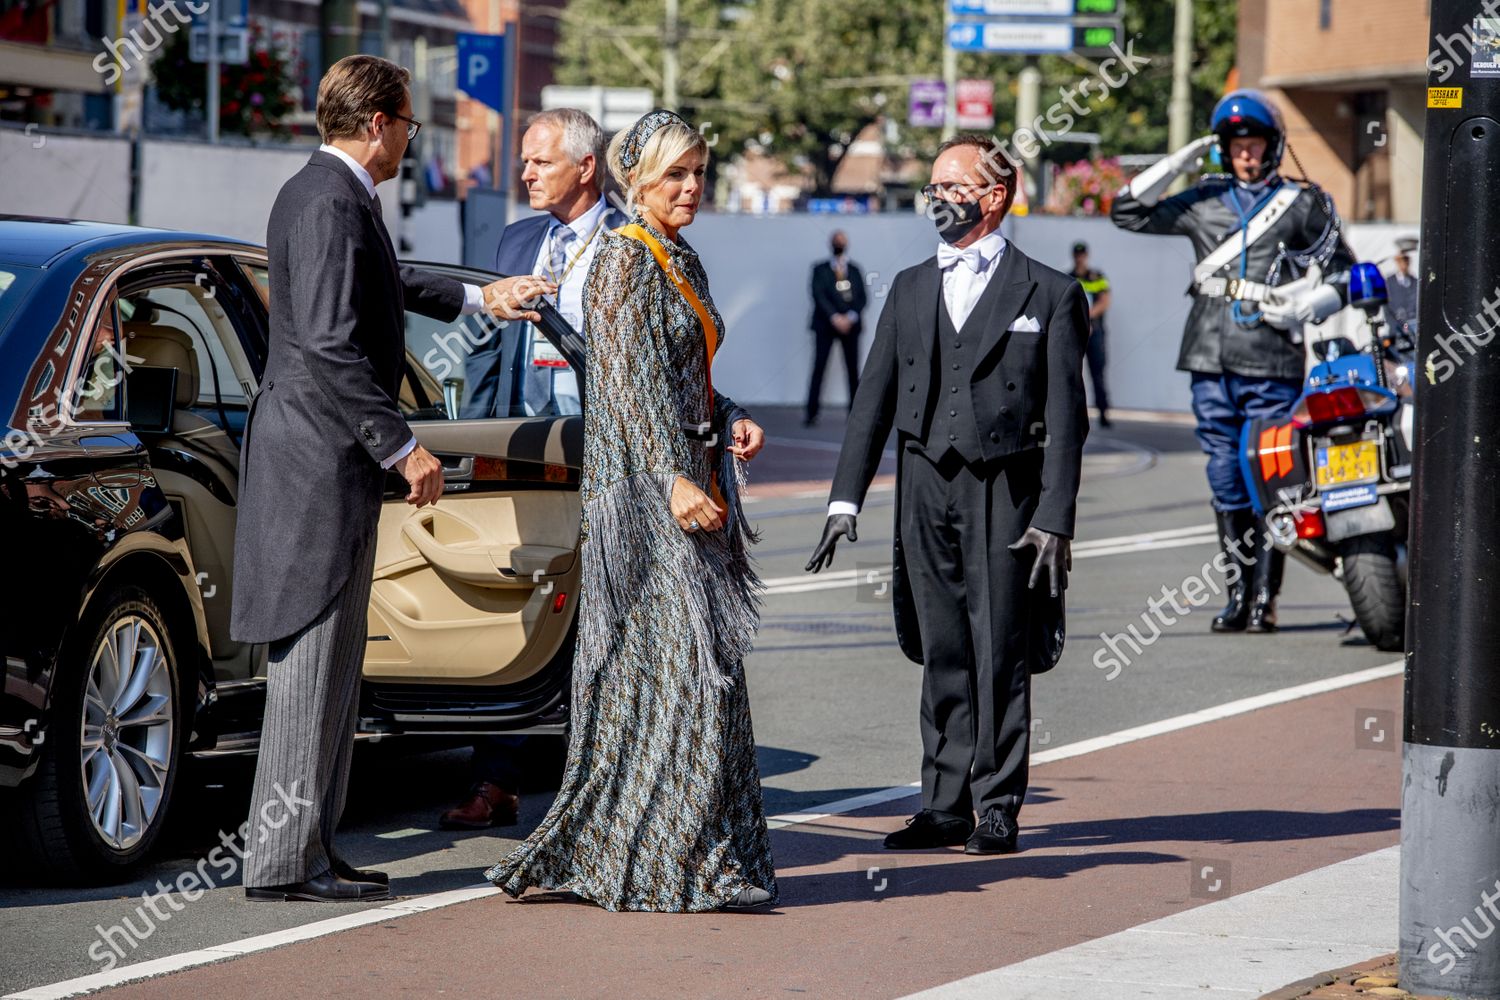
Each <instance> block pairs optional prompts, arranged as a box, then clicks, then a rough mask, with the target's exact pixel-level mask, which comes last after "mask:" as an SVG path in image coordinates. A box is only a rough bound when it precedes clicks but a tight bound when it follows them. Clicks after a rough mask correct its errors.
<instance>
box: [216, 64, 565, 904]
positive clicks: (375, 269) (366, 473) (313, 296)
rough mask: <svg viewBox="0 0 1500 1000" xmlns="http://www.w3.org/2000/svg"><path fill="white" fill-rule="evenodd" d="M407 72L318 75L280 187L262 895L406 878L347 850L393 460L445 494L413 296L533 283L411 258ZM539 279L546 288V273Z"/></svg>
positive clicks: (266, 561) (420, 304)
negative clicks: (296, 167) (370, 612)
mask: <svg viewBox="0 0 1500 1000" xmlns="http://www.w3.org/2000/svg"><path fill="white" fill-rule="evenodd" d="M408 80H409V76H408V74H407V71H406V70H404V69H402V68H401V67H399V66H397V65H396V64H395V63H391V62H388V61H386V60H384V59H379V58H376V57H374V56H364V55H358V56H350V57H348V58H346V59H341V60H339V62H337V63H336V64H334V66H333V67H331V68H330V69H329V71H328V74H327V75H326V76H325V77H324V78H323V80H322V82H321V84H320V85H319V88H318V105H317V120H318V131H319V132H320V134H321V135H322V137H323V139H324V145H323V146H322V147H321V148H320V149H319V150H318V152H316V153H314V154H313V155H312V157H311V158H310V159H309V160H308V162H307V165H306V166H305V167H303V168H302V170H300V171H299V172H298V173H297V174H296V175H295V176H294V177H292V179H291V180H289V181H287V183H286V184H285V185H284V186H283V187H282V189H281V192H280V194H278V195H277V198H276V204H275V206H274V207H273V208H272V210H271V218H270V222H269V223H268V225H267V231H266V251H267V256H268V258H269V264H270V268H269V282H270V311H271V316H270V343H269V348H268V354H267V360H266V370H265V372H264V373H263V375H262V378H261V387H260V389H259V391H258V392H257V393H256V394H255V398H254V400H253V401H252V403H251V406H250V414H249V417H248V420H247V423H246V428H245V440H244V447H243V449H242V450H241V459H240V496H239V517H238V524H237V527H236V530H235V554H234V576H235V579H234V608H233V616H232V619H231V627H230V630H231V633H232V635H233V637H234V638H235V639H236V640H238V641H241V642H256V643H259V642H264V643H268V644H269V648H268V650H267V665H266V678H267V680H266V711H265V721H264V723H263V726H262V729H261V742H260V758H259V761H258V763H257V765H256V773H255V789H254V793H253V798H252V804H251V810H250V819H249V825H248V826H247V828H246V829H247V830H248V831H249V832H248V834H247V836H246V844H245V846H246V849H247V852H246V862H245V870H244V884H245V895H246V897H247V898H249V899H252V900H292V899H311V900H356V899H378V898H381V897H384V896H386V895H388V894H389V888H388V882H389V880H388V879H387V878H386V876H385V875H384V874H383V873H380V872H374V871H359V870H357V869H355V868H353V867H352V866H351V865H350V864H348V863H347V862H346V861H345V860H343V859H342V858H341V857H339V855H338V854H337V853H336V852H335V850H334V848H333V832H334V829H335V827H336V826H337V825H338V820H339V814H340V813H341V812H342V811H343V806H344V795H345V791H346V789H347V785H348V776H349V763H350V757H351V754H352V750H353V741H354V728H355V722H356V717H355V716H356V709H357V705H358V694H359V679H360V671H361V667H362V665H363V661H364V649H365V625H366V614H367V606H368V602H369V594H370V586H371V574H372V572H373V564H374V556H375V529H376V523H377V520H378V518H379V514H380V505H381V497H382V494H383V492H384V483H385V480H386V470H387V469H390V468H394V469H395V470H396V471H397V472H399V473H400V474H401V475H402V476H403V477H405V479H406V481H407V483H408V484H409V485H410V493H409V494H408V496H407V498H406V499H407V502H408V503H411V504H414V505H416V506H419V507H420V506H422V505H424V504H429V503H436V502H437V499H438V497H439V495H440V494H441V493H442V489H443V478H442V468H441V466H440V464H439V462H438V460H437V459H436V458H434V457H433V455H432V454H431V453H430V452H428V451H427V450H426V449H425V448H423V447H422V446H421V445H419V444H417V442H416V438H415V437H414V436H413V435H412V432H411V428H410V427H408V426H407V424H406V420H405V419H404V418H403V417H402V415H401V411H400V410H399V409H398V408H397V405H396V399H397V391H398V386H399V384H400V379H401V373H402V368H403V363H404V359H405V350H406V348H405V318H404V314H405V310H407V309H410V310H412V311H414V312H418V313H421V314H423V315H426V316H432V317H434V318H437V319H443V320H454V319H457V318H458V317H459V316H460V315H465V314H470V313H475V312H478V311H480V310H481V309H488V310H489V311H490V312H491V313H493V314H494V315H497V316H500V317H502V318H506V319H517V318H523V317H524V318H527V319H534V318H535V314H534V313H528V312H524V311H522V310H521V309H520V308H518V303H519V302H520V301H521V300H522V298H523V297H530V296H531V295H534V294H536V291H537V290H533V289H530V288H529V287H512V286H510V285H508V286H507V287H506V288H503V289H502V288H497V287H496V286H495V285H490V286H487V287H485V288H483V289H481V288H480V287H479V286H477V285H464V284H461V283H460V282H458V281H456V280H454V279H452V278H447V277H442V276H439V275H435V274H428V273H424V272H421V271H417V270H413V269H411V268H408V267H404V266H401V265H400V264H398V262H397V260H396V253H395V249H394V248H393V247H392V245H391V239H390V235H389V234H388V233H387V231H386V228H385V224H384V222H383V220H382V217H381V212H380V201H379V198H378V197H377V196H376V195H375V185H376V184H378V183H379V182H381V181H384V180H387V179H389V178H391V177H394V176H396V173H397V170H398V167H399V164H400V162H401V157H402V155H403V154H404V153H405V152H406V146H407V143H408V142H409V141H410V139H411V138H412V137H413V136H415V134H416V132H417V130H418V129H419V128H420V127H421V126H420V124H419V123H418V122H416V121H414V120H413V119H412V118H411V94H410V92H409V91H408V89H407V82H408ZM538 290H539V289H538Z"/></svg>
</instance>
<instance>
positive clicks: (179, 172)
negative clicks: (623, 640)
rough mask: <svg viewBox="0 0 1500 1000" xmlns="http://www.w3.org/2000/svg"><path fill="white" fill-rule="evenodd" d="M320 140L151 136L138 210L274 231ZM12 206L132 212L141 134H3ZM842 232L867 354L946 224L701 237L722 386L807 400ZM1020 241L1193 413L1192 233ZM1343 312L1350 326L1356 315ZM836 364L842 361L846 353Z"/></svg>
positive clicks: (1113, 380) (82, 213) (1, 156)
mask: <svg viewBox="0 0 1500 1000" xmlns="http://www.w3.org/2000/svg"><path fill="white" fill-rule="evenodd" d="M309 153H310V149H309V148H308V147H307V146H287V147H284V148H283V147H276V146H258V147H248V146H233V145H220V146H208V145H205V144H203V143H198V142H189V141H169V140H160V139H147V140H143V141H142V142H141V143H140V153H139V169H140V176H139V187H138V190H137V211H138V216H139V222H140V224H141V225H145V226H155V227H161V228H166V229H185V230H195V231H198V232H208V233H216V234H221V235H225V236H233V237H237V238H240V239H246V240H251V241H256V242H258V241H260V240H262V239H264V236H265V225H266V219H267V216H268V215H269V213H270V208H271V204H272V202H273V201H274V200H275V197H276V192H277V190H278V189H279V188H280V187H281V185H282V184H283V183H284V182H285V181H286V179H287V178H288V177H290V176H291V175H292V174H293V173H295V172H296V171H297V170H298V169H299V168H300V167H301V166H302V164H303V163H305V162H306V160H307V157H308V155H309ZM0 178H3V183H0V212H9V213H18V214H27V215H51V216H58V217H64V218H85V219H98V220H101V221H108V222H123V221H125V220H126V219H127V218H128V217H129V205H130V143H129V142H128V141H127V140H123V139H117V138H112V137H103V136H94V137H83V136H63V135H46V134H42V133H40V132H37V131H35V130H33V131H31V132H25V131H22V130H17V129H9V128H5V129H0ZM379 190H380V194H381V199H382V202H383V206H384V214H385V218H386V220H387V222H388V224H389V225H390V226H391V227H392V229H393V233H392V236H393V238H399V233H397V232H395V231H394V230H395V229H396V228H397V227H399V226H401V225H403V220H402V219H401V213H400V211H399V207H398V205H397V203H396V198H397V190H396V185H395V184H394V183H386V184H382V185H381V186H380V189H379ZM404 224H405V225H406V227H407V229H406V232H407V236H408V237H409V239H410V240H411V242H412V244H413V250H412V253H411V256H412V257H413V258H416V259H427V260H448V261H457V260H458V259H459V257H460V242H459V233H458V228H457V224H456V217H455V206H454V205H453V204H452V203H447V202H433V203H431V204H430V205H428V206H427V207H426V208H425V209H422V210H419V211H418V212H416V213H414V215H413V217H412V218H411V219H409V220H404ZM834 229H843V230H844V231H845V232H847V233H848V235H849V244H850V255H851V256H852V257H853V259H854V260H855V261H857V262H858V263H859V264H860V265H861V266H862V267H863V268H864V269H865V274H866V280H867V282H868V286H869V292H870V304H869V308H868V309H867V311H866V313H865V326H866V332H865V335H864V337H863V344H862V350H865V351H868V349H869V341H870V339H871V337H872V335H873V331H874V327H875V321H876V319H877V317H878V316H879V313H880V309H881V307H882V306H883V305H884V301H885V292H886V290H887V289H888V287H889V284H890V282H891V280H892V279H893V278H894V276H895V275H896V273H897V272H898V271H900V270H901V269H902V268H905V267H910V266H911V265H913V264H916V263H919V262H920V261H922V260H924V259H925V258H927V257H928V256H930V255H931V254H932V253H933V252H934V248H935V247H936V244H937V237H936V235H935V233H934V231H933V227H932V223H931V222H930V221H928V220H927V219H926V218H924V217H922V216H920V215H915V214H907V213H902V214H875V215H868V216H851V217H832V216H821V215H782V216H746V215H720V214H711V213H705V214H704V215H702V216H700V217H699V219H698V221H697V222H696V223H694V224H693V226H692V227H691V228H690V229H689V230H687V231H686V233H685V236H686V238H687V239H688V241H689V242H690V243H692V244H693V246H694V247H696V248H697V250H698V252H699V253H700V254H701V255H702V257H703V261H704V264H705V266H706V267H707V269H708V273H709V275H710V278H711V281H712V285H713V290H714V300H715V302H716V304H717V305H718V307H719V309H720V311H721V312H722V313H723V315H724V318H725V321H726V323H727V325H728V336H727V338H726V340H725V343H724V348H723V351H722V353H721V354H720V356H719V360H718V362H717V364H716V365H715V366H714V367H715V372H714V376H715V383H716V384H717V385H719V386H720V387H721V388H722V389H723V390H724V391H725V392H726V393H728V394H729V395H731V396H733V397H735V398H736V399H739V400H741V401H743V402H745V403H747V404H750V403H761V404H765V403H776V404H800V403H801V402H802V401H803V400H805V398H806V396H807V380H808V373H809V371H810V369H811V365H812V334H811V333H810V332H809V330H808V319H809V315H810V311H811V298H810V294H809V287H808V286H809V277H810V273H811V268H812V266H813V264H814V263H816V262H817V261H818V260H820V259H822V258H823V257H825V256H826V255H827V253H828V236H829V234H830V233H831V232H832V231H833V230H834ZM1006 232H1007V235H1008V236H1010V237H1011V238H1012V239H1014V240H1015V241H1016V245H1017V246H1019V247H1020V248H1021V249H1022V250H1024V251H1025V252H1026V254H1027V255H1029V256H1030V257H1032V258H1033V259H1035V260H1038V261H1040V262H1042V263H1044V264H1048V265H1050V266H1052V267H1056V268H1061V269H1066V268H1067V267H1069V266H1070V265H1071V263H1072V258H1071V254H1070V247H1071V245H1072V243H1073V242H1074V241H1076V240H1083V241H1084V242H1086V243H1088V244H1089V247H1090V251H1091V252H1090V257H1091V263H1092V264H1093V266H1094V267H1096V268H1098V269H1099V270H1101V271H1103V272H1104V273H1105V274H1106V275H1107V276H1108V277H1109V279H1110V283H1111V286H1112V292H1113V295H1112V302H1111V306H1110V310H1109V314H1108V316H1107V318H1106V325H1107V330H1108V333H1107V336H1108V341H1107V344H1108V350H1107V354H1108V378H1109V385H1110V391H1111V396H1112V402H1113V404H1114V405H1115V406H1117V407H1124V408H1132V409H1145V410H1185V409H1186V408H1187V376H1186V375H1184V374H1182V373H1180V372H1177V371H1175V370H1174V366H1175V364H1176V359H1177V349H1178V344H1179V342H1180V340H1181V336H1182V325H1183V320H1184V319H1185V317H1186V315H1187V308H1188V299H1187V298H1186V296H1185V295H1184V291H1185V289H1186V287H1187V283H1188V277H1189V273H1190V271H1191V267H1192V262H1193V261H1192V250H1191V248H1190V246H1189V244H1188V242H1187V240H1184V239H1178V238H1168V237H1159V236H1141V235H1137V234H1134V233H1127V232H1123V231H1121V230H1118V229H1116V228H1115V227H1114V226H1112V225H1111V224H1110V223H1109V221H1108V220H1107V219H1098V218H1063V217H1055V216H1035V217H1027V218H1020V219H1012V220H1009V221H1008V222H1007V224H1006ZM1398 235H1415V233H1414V227H1409V226H1406V227H1403V226H1391V225H1358V226H1351V227H1349V231H1348V235H1347V238H1348V240H1349V242H1350V244H1351V246H1352V247H1353V249H1354V250H1355V252H1356V254H1357V255H1359V256H1360V258H1361V259H1379V258H1383V257H1386V256H1387V255H1389V253H1390V252H1391V250H1392V247H1393V240H1394V238H1395V237H1396V236H1398ZM1336 322H1340V323H1345V324H1347V320H1337V321H1336ZM834 360H835V362H836V360H837V359H834ZM823 399H824V404H825V405H828V406H838V405H841V404H843V403H844V402H845V401H846V399H847V394H846V391H845V387H844V378H843V374H842V366H841V365H839V364H837V363H833V364H830V365H829V371H828V374H827V376H826V380H825V384H824V394H823Z"/></svg>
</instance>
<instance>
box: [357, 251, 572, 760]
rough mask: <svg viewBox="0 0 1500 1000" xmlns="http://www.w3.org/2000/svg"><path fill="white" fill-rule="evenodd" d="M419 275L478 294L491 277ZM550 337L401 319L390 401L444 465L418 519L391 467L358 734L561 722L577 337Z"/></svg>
mask: <svg viewBox="0 0 1500 1000" xmlns="http://www.w3.org/2000/svg"><path fill="white" fill-rule="evenodd" d="M419 266H422V267H424V268H426V269H428V270H432V271H436V272H439V273H444V274H448V275H451V276H453V277H456V278H459V279H460V280H463V281H467V282H471V283H475V284H481V285H483V284H487V283H488V282H490V281H492V280H494V278H495V276H494V275H491V274H488V273H486V272H482V271H477V270H474V269H471V268H459V267H452V266H446V265H425V264H424V265H419ZM549 310H550V307H549ZM553 319H556V314H555V313H551V314H550V315H549V320H553ZM557 322H560V320H557ZM551 326H552V336H551V337H549V336H548V335H544V334H543V333H542V332H541V331H539V330H538V329H537V328H536V327H534V326H532V325H531V324H528V323H502V322H500V321H498V320H494V319H492V318H491V317H489V316H487V315H485V314H479V315H475V316H468V317H462V318H460V319H459V320H457V321H455V322H453V323H442V322H439V321H437V320H432V319H428V318H427V317H424V316H418V315H416V314H414V313H410V312H409V313H407V319H406V344H407V371H406V374H405V377H404V378H403V380H402V385H401V393H400V399H399V400H398V402H399V405H400V407H401V410H402V413H403V414H404V415H405V417H406V419H407V422H408V423H409V424H410V425H411V427H412V429H413V431H414V432H415V434H416V437H417V440H418V441H419V442H420V443H421V444H422V445H423V446H424V447H425V448H427V450H428V451H430V452H432V453H433V454H434V455H435V456H436V457H437V458H438V459H439V461H441V462H442V464H443V473H444V477H445V479H446V485H445V489H444V492H443V496H442V499H441V500H440V501H439V502H438V503H437V504H435V505H433V506H428V507H424V508H422V509H420V510H419V509H417V508H415V507H412V506H410V505H409V504H407V503H406V501H405V497H406V493H407V487H406V483H405V481H404V480H403V479H402V478H401V477H400V476H399V475H398V474H396V472H395V471H394V470H392V471H391V473H390V478H389V479H388V481H387V490H386V496H385V503H384V506H383V508H382V511H381V517H380V528H379V537H378V540H377V548H376V556H375V572H374V585H373V588H372V590H371V594H370V616H369V636H368V640H367V644H366V647H365V663H364V679H365V682H366V684H365V698H364V705H363V707H362V710H361V716H362V719H363V720H364V722H363V725H365V726H366V727H369V728H374V729H376V730H384V731H396V732H505V731H511V732H514V731H518V730H526V729H531V730H535V729H542V730H547V729H552V728H554V727H555V726H557V725H560V721H561V720H560V712H562V711H565V701H566V694H567V679H568V672H569V668H570V667H571V663H572V646H573V632H572V624H573V621H574V617H575V606H576V604H577V593H578V587H577V585H578V577H579V572H580V560H579V555H578V544H579V537H578V535H579V513H580V511H579V497H578V475H579V468H580V465H581V462H582V453H583V416H582V401H581V398H580V397H581V393H580V388H581V385H582V381H583V380H582V374H583V373H582V370H581V365H582V363H583V358H582V352H581V346H582V345H581V342H580V341H577V340H574V339H571V331H568V333H569V334H570V336H569V337H564V336H560V335H558V334H557V329H558V327H557V326H556V324H555V323H553V324H551ZM563 327H564V329H565V328H566V327H565V324H564V325H563ZM554 339H555V340H556V341H558V342H554Z"/></svg>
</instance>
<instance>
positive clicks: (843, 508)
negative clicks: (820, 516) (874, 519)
mask: <svg viewBox="0 0 1500 1000" xmlns="http://www.w3.org/2000/svg"><path fill="white" fill-rule="evenodd" d="M835 514H848V515H849V516H850V517H857V516H858V515H859V504H857V503H850V502H849V501H848V500H834V501H832V502H830V503H829V504H828V516H829V517H832V516H833V515H835Z"/></svg>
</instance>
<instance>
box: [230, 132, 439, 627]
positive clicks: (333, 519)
mask: <svg viewBox="0 0 1500 1000" xmlns="http://www.w3.org/2000/svg"><path fill="white" fill-rule="evenodd" d="M266 252H267V255H268V257H269V262H270V269H269V270H270V273H269V283H270V297H271V331H270V343H269V346H268V354H267V358H266V370H265V372H264V373H263V374H262V376H261V387H260V391H258V392H257V393H256V394H255V398H254V399H253V400H252V401H251V404H250V414H249V419H248V421H247V423H246V426H245V437H244V445H243V447H242V448H241V451H240V493H239V516H238V523H237V525H236V528H235V543H234V607H233V611H232V615H231V621H230V633H231V634H232V636H233V637H234V638H235V639H236V640H238V641H240V642H270V641H273V640H276V639H281V638H285V637H286V636H289V635H291V634H293V633H295V632H297V631H298V630H299V629H301V628H302V627H303V626H305V625H307V624H308V623H310V622H311V621H313V619H315V618H316V617H317V616H318V614H319V613H320V612H321V611H322V610H323V609H324V608H325V607H327V606H328V603H329V602H330V601H331V600H332V599H333V597H334V595H335V594H337V593H338V591H339V588H340V587H342V586H343V584H344V581H345V580H346V579H347V578H348V575H349V572H350V567H351V566H352V565H354V564H355V563H356V562H357V560H356V558H355V557H356V556H357V555H358V554H359V553H360V551H361V549H362V548H363V547H364V546H366V545H372V544H374V535H375V526H376V522H377V520H378V518H379V515H380V503H381V497H382V495H383V493H384V489H385V480H386V475H387V473H386V472H385V470H383V469H382V468H381V467H380V463H381V461H382V460H384V459H386V458H388V457H389V456H391V455H392V454H394V453H395V452H396V451H397V450H398V449H400V448H401V447H402V446H403V445H404V444H406V442H407V441H408V440H410V438H411V428H409V427H408V426H407V424H406V420H405V419H404V418H403V417H402V416H401V412H400V410H399V409H398V408H397V406H396V396H397V391H398V387H399V385H400V381H401V375H402V370H403V366H404V365H405V363H406V344H405V310H407V309H411V310H412V311H414V312H419V313H421V314H423V315H425V316H432V317H434V318H436V319H441V320H447V321H451V320H453V319H456V318H457V317H458V315H459V312H460V310H461V309H462V308H463V302H464V291H463V285H462V284H461V283H460V282H458V281H456V280H454V279H452V278H447V277H443V276H440V275H435V274H429V273H425V272H422V271H417V270H415V269H413V268H408V267H403V266H400V265H399V264H398V263H397V261H396V253H395V249H394V248H393V247H392V245H391V240H390V235H389V234H388V233H387V232H386V229H385V225H384V224H383V223H382V222H381V221H380V219H379V218H377V217H376V215H375V212H374V207H373V205H372V203H371V200H370V197H369V196H368V195H367V194H366V193H365V189H364V187H363V185H361V184H360V182H359V180H358V179H357V178H356V177H355V176H354V173H353V171H351V170H350V169H349V167H348V166H347V165H346V164H344V163H343V162H342V161H341V160H339V159H338V157H336V156H332V155H330V154H328V153H324V152H321V151H320V152H316V153H314V154H313V155H312V158H311V159H309V160H308V162H307V166H305V167H303V168H302V169H301V170H300V171H299V172H298V173H297V174H296V175H295V176H294V177H292V179H291V180H289V181H287V182H286V184H285V185H284V186H283V187H282V189H281V192H280V194H278V195H277V197H276V204H275V206H274V207H273V208H272V209H271V219H270V222H269V223H268V225H267V227H266Z"/></svg>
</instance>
